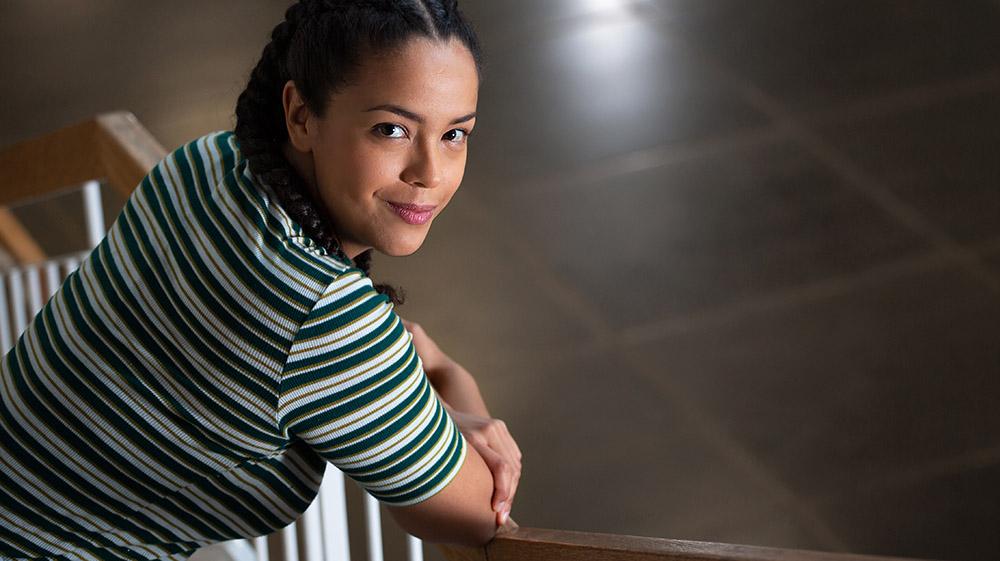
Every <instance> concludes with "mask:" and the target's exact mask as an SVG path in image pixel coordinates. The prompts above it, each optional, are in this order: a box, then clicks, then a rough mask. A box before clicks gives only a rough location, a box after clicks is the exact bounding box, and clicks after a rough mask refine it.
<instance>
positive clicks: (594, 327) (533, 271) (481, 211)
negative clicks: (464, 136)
mask: <svg viewBox="0 0 1000 561" xmlns="http://www.w3.org/2000/svg"><path fill="white" fill-rule="evenodd" d="M472 206H474V207H475V208H474V209H473V208H471V207H472ZM470 210H473V212H475V213H476V214H478V215H479V218H480V220H481V221H482V222H483V223H485V224H488V225H490V227H491V228H493V227H495V226H496V225H495V223H494V220H495V219H494V217H493V216H492V215H490V214H489V213H488V212H486V209H485V208H482V207H480V206H479V203H478V201H473V204H472V205H470ZM517 237H518V234H517V232H508V234H507V235H506V236H503V237H500V238H498V239H500V240H501V243H503V244H509V246H510V247H509V248H508V250H509V251H514V250H516V249H517V248H518V246H520V247H524V245H525V244H526V242H525V241H523V240H520V239H517ZM519 255H521V256H522V258H523V259H524V262H525V266H526V269H527V271H528V274H529V275H530V276H531V277H532V278H533V279H535V280H536V281H537V282H539V283H540V284H541V286H542V289H543V290H545V291H546V292H547V293H548V294H549V295H550V296H551V297H552V298H553V300H554V301H555V302H556V304H557V305H559V306H560V307H562V308H563V309H564V311H566V312H567V313H568V314H569V315H570V316H571V317H575V318H577V320H578V321H580V323H581V324H583V325H584V326H585V327H586V329H587V331H588V332H589V333H590V335H591V338H592V340H593V343H592V344H594V345H597V346H599V347H600V348H603V349H606V350H609V351H612V352H614V354H615V356H616V357H617V358H618V359H619V361H620V362H621V363H622V364H623V365H625V366H627V368H626V369H625V374H626V375H629V376H631V377H633V378H634V379H636V381H638V382H639V383H643V384H646V385H648V386H652V387H653V388H654V389H655V391H656V392H657V393H658V394H659V395H660V397H661V398H662V399H663V400H664V401H668V402H670V406H671V407H672V408H673V409H675V410H676V411H677V412H678V414H679V415H681V417H682V418H684V419H687V420H689V421H690V425H691V427H692V428H694V429H695V430H696V431H697V432H698V433H699V434H700V439H699V440H700V442H702V443H704V444H705V445H706V446H707V447H708V448H709V449H710V450H712V451H713V452H715V453H717V454H719V456H720V457H722V458H723V459H725V460H726V461H727V462H729V464H730V465H732V466H734V467H735V468H736V469H737V470H739V471H740V472H741V473H744V474H745V475H747V476H748V477H750V478H751V479H753V480H754V481H756V482H757V483H758V484H760V485H761V486H762V487H764V488H765V489H766V490H767V492H768V493H769V494H770V495H771V496H774V497H776V498H777V499H778V501H779V503H780V504H781V505H783V506H785V507H786V508H788V509H790V510H791V511H792V512H793V514H794V515H795V516H796V518H797V521H799V522H801V523H802V528H803V530H804V531H807V532H809V533H810V534H811V535H812V536H813V538H814V539H816V540H817V542H818V543H819V544H821V546H822V547H824V548H827V549H832V550H838V551H848V550H849V549H850V547H849V545H848V544H847V543H846V542H845V541H844V540H842V539H841V538H840V537H839V536H837V535H836V533H835V532H834V531H833V530H832V529H831V528H830V526H829V525H828V524H827V523H826V522H825V521H824V520H823V519H822V518H821V517H820V516H819V514H818V512H817V511H816V510H815V509H814V508H812V507H811V506H810V505H809V504H807V503H806V502H804V501H802V500H801V499H800V498H799V497H798V496H797V495H796V494H795V492H794V491H792V490H791V488H790V487H788V485H786V484H785V483H784V481H782V480H781V478H780V477H778V476H777V475H776V474H775V473H774V471H773V470H771V469H769V468H768V467H767V466H765V465H764V464H763V463H762V462H761V461H760V460H759V459H758V458H757V457H756V456H755V455H754V454H753V453H752V452H750V451H749V450H748V449H747V448H746V447H745V446H744V445H742V444H741V443H740V442H739V441H738V440H736V439H735V438H734V437H733V436H732V435H731V434H730V432H729V431H728V430H726V428H725V427H724V426H723V425H722V424H721V423H720V421H719V420H717V419H716V418H715V417H713V416H711V415H709V414H708V413H707V411H706V410H704V409H703V408H700V407H698V406H697V405H696V403H697V401H696V400H694V399H692V398H691V397H690V396H688V395H686V393H685V392H683V391H681V390H680V389H679V388H677V387H675V386H672V385H670V384H669V383H668V382H667V381H666V380H664V378H663V376H662V373H661V372H652V371H651V370H649V367H648V366H646V365H644V364H642V363H641V362H640V361H638V359H637V358H636V354H635V353H634V352H630V349H629V348H628V345H627V344H626V341H625V340H624V339H623V338H622V336H621V335H620V334H619V333H618V332H616V331H615V330H614V329H613V328H611V327H610V326H609V325H608V324H607V323H606V322H605V321H604V319H603V318H602V317H601V315H600V313H599V312H598V311H597V310H596V309H595V308H594V307H593V306H592V305H591V304H590V303H589V302H587V299H586V298H585V297H584V296H583V295H582V294H581V293H580V292H579V291H578V290H577V289H576V288H575V287H573V286H572V285H571V284H570V283H567V282H565V281H564V280H563V279H561V278H560V277H559V276H558V275H557V274H556V273H555V272H554V271H553V270H552V269H551V268H550V267H549V266H548V265H547V264H546V263H545V262H544V261H543V260H541V259H540V258H538V257H537V256H536V255H535V254H533V253H532V252H524V251H521V252H519Z"/></svg>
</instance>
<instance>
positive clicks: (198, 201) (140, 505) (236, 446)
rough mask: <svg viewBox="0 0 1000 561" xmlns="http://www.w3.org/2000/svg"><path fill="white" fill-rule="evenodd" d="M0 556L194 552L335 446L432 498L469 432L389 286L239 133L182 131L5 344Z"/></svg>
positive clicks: (258, 528) (308, 481) (294, 484)
mask: <svg viewBox="0 0 1000 561" xmlns="http://www.w3.org/2000/svg"><path fill="white" fill-rule="evenodd" d="M0 373H2V378H0V559H4V560H6V559H27V558H30V559H71V560H76V559H81V560H88V561H98V560H107V559H115V560H118V559H121V560H144V559H178V560H180V559H185V558H187V557H188V556H189V555H190V554H191V553H192V552H193V551H194V550H195V549H197V548H198V547H200V546H202V545H205V544H208V543H213V542H218V541H223V540H227V539H233V538H238V537H250V536H257V535H263V534H267V533H270V532H272V531H274V530H276V529H278V528H281V527H283V526H286V525H287V524H289V523H290V522H292V521H293V520H295V519H296V518H297V517H298V516H299V515H300V514H301V513H302V512H303V511H304V510H305V509H306V507H307V506H308V505H309V504H310V503H311V502H312V500H313V498H314V497H315V495H316V493H317V490H318V487H319V484H320V481H321V479H322V476H323V472H324V469H325V467H326V461H330V462H332V463H333V464H334V465H336V466H337V467H338V468H340V469H341V470H343V471H344V473H346V474H347V475H348V476H349V477H351V478H352V479H354V480H355V481H357V482H358V483H359V484H360V485H361V486H363V487H364V488H365V489H366V490H367V491H368V492H369V493H371V494H372V495H373V496H375V497H376V498H378V499H379V500H381V501H383V502H386V503H390V504H395V505H407V504H413V503H417V502H420V501H422V500H424V499H427V498H428V497H430V496H431V495H433V494H435V493H436V492H437V491H439V490H440V489H442V488H443V487H444V486H445V485H447V484H448V482H449V481H451V479H452V478H453V477H454V475H455V474H456V473H457V471H458V469H459V468H460V467H461V465H462V462H463V460H464V458H465V452H466V444H465V442H464V440H463V438H462V435H461V433H460V432H458V430H457V429H456V427H455V425H454V423H453V422H452V420H451V419H450V418H449V417H448V415H447V414H446V412H445V411H444V409H443V407H442V404H441V402H440V401H439V400H438V398H437V396H436V394H435V393H434V391H433V389H432V388H431V386H430V384H429V383H428V380H427V377H426V376H425V375H424V372H423V369H422V366H421V362H420V359H419V357H418V356H417V354H416V352H415V351H414V347H413V344H412V339H411V336H410V334H409V333H408V332H407V331H406V330H405V329H404V327H403V325H402V323H401V321H400V319H399V317H398V316H397V315H396V314H395V312H394V310H393V307H392V303H391V302H390V301H389V300H388V298H386V297H385V296H383V295H380V294H378V293H377V292H375V290H374V289H373V287H372V283H371V281H370V280H369V278H368V277H367V276H366V275H365V274H364V273H363V272H362V271H360V270H359V269H357V268H354V267H353V266H352V263H349V262H345V261H344V259H343V258H338V257H336V256H333V255H329V254H328V253H327V252H326V251H325V250H324V249H322V248H320V247H319V246H318V245H317V244H316V243H315V242H314V241H313V240H311V239H310V238H309V237H307V236H306V235H305V234H304V233H303V231H302V229H301V227H300V226H299V225H298V224H296V223H295V222H294V221H293V220H291V219H290V218H289V217H288V215H287V214H286V213H285V212H284V211H283V210H282V209H281V207H280V206H279V205H278V204H277V202H276V199H275V197H274V194H273V192H271V191H270V190H269V189H268V188H267V187H266V186H264V185H262V184H261V183H260V182H259V181H257V180H256V179H255V178H254V177H253V175H252V174H251V173H250V172H249V170H248V168H247V163H246V160H245V159H244V158H242V157H241V156H240V152H239V147H238V145H237V142H236V138H235V136H233V134H232V133H231V132H217V133H213V134H209V135H207V136H204V137H202V138H199V139H197V140H195V141H193V142H191V143H189V144H187V145H185V146H182V147H181V148H178V149H177V150H176V151H174V152H173V153H172V154H170V155H169V156H168V157H167V158H165V159H164V160H163V161H162V162H160V163H159V164H158V165H157V166H156V167H155V168H154V169H153V170H152V171H151V172H150V173H149V175H147V176H146V177H145V178H144V179H143V180H142V182H141V183H140V184H139V186H138V187H137V188H136V190H135V191H134V192H133V194H132V195H131V197H129V199H128V201H127V203H126V204H125V207H124V209H123V210H122V212H121V214H120V215H119V217H118V219H117V220H116V221H115V223H114V224H113V226H112V227H111V229H110V230H109V232H108V235H107V237H105V239H104V240H103V241H102V242H101V243H100V245H99V246H98V247H97V248H96V249H95V250H94V251H93V252H92V253H91V254H90V255H89V257H88V258H87V259H85V260H84V262H83V263H82V265H81V266H80V268H79V270H78V271H76V272H74V273H72V274H71V275H70V276H69V277H67V279H66V280H65V282H64V283H63V285H62V287H61V288H60V289H59V291H58V292H57V293H56V294H55V295H54V296H53V297H52V298H51V299H50V300H49V302H48V303H46V305H45V306H44V308H43V309H42V311H41V312H40V313H39V314H38V315H37V316H36V317H35V318H34V319H33V321H32V322H31V323H30V325H29V327H28V328H27V330H26V331H25V332H24V334H23V335H22V336H21V337H20V339H19V340H18V342H17V344H16V345H15V347H14V348H13V349H12V350H11V351H10V352H9V353H8V354H7V355H6V356H5V357H4V358H3V360H2V370H0Z"/></svg>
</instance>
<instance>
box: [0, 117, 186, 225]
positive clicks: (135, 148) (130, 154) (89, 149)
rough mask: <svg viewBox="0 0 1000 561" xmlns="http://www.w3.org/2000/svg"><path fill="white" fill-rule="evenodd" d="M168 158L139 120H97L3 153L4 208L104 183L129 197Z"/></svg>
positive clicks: (1, 194)
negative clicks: (87, 183) (91, 182)
mask: <svg viewBox="0 0 1000 561" xmlns="http://www.w3.org/2000/svg"><path fill="white" fill-rule="evenodd" d="M165 155H166V150H164V149H163V147H162V146H161V145H160V143H159V142H157V141H156V139H154V138H153V136H152V135H151V134H149V131H147V130H146V129H145V127H143V126H142V125H141V124H139V121H138V120H136V118H135V115H132V114H131V113H129V112H127V111H120V112H116V113H105V114H103V115H98V116H96V117H94V118H92V119H90V120H87V121H84V122H82V123H78V124H75V125H72V126H69V127H66V128H63V129H60V130H57V131H55V132H53V133H50V134H46V135H44V136H41V137H38V138H33V139H31V140H26V141H24V142H20V143H18V144H15V145H13V146H10V147H8V148H4V149H3V150H0V185H3V186H4V187H3V189H2V190H0V206H7V205H9V204H11V203H13V202H16V201H19V200H23V199H25V198H28V197H36V196H39V195H44V194H47V193H51V192H53V191H58V190H60V189H65V188H67V187H70V186H73V185H79V184H81V183H83V182H84V181H89V180H91V179H101V178H104V179H107V181H108V184H109V185H111V187H112V188H114V189H115V190H116V191H118V192H119V193H121V194H123V195H126V196H127V195H128V194H130V193H131V192H132V190H133V189H135V186H136V185H138V183H139V181H141V180H142V178H143V177H144V176H145V175H146V174H147V173H149V170H151V169H152V168H153V166H154V165H156V163H157V162H159V161H160V160H162V159H163V157H164V156H165Z"/></svg>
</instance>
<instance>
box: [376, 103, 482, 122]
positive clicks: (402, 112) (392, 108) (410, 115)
mask: <svg viewBox="0 0 1000 561" xmlns="http://www.w3.org/2000/svg"><path fill="white" fill-rule="evenodd" d="M369 111H388V112H390V113H395V114H397V115H399V116H400V117H404V118H406V119H409V120H411V121H416V122H418V123H420V124H421V125H422V124H424V121H425V119H424V118H423V117H421V116H420V115H417V114H416V113H414V112H413V111H410V110H408V109H403V108H402V107H400V106H398V105H391V104H385V105H376V106H375V107H372V108H371V109H365V110H364V111H363V112H364V113H368V112H369ZM475 116H476V112H475V111H473V112H472V113H469V114H468V115H462V116H461V117H458V118H456V119H454V120H453V121H452V122H451V123H449V124H452V125H457V124H459V123H464V122H466V121H469V120H471V119H473V118H475Z"/></svg>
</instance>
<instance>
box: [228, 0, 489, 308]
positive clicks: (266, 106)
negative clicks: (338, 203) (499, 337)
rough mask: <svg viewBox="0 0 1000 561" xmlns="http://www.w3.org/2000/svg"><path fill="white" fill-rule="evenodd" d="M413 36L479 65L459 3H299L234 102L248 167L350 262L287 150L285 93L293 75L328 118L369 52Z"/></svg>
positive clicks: (392, 293)
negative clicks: (448, 45)
mask: <svg viewBox="0 0 1000 561" xmlns="http://www.w3.org/2000/svg"><path fill="white" fill-rule="evenodd" d="M414 36H422V37H428V38H432V39H435V40H439V41H447V40H450V39H458V40H459V41H461V42H462V44H464V45H465V46H466V47H467V48H468V49H469V52H470V53H471V54H472V57H473V59H474V60H475V62H476V67H477V70H481V66H482V54H481V51H480V48H479V41H478V39H477V38H476V34H475V32H474V31H473V29H472V27H471V26H470V25H469V23H468V22H467V21H466V20H465V18H464V17H463V16H462V13H461V12H460V11H459V9H458V1H457V0H340V1H337V0H300V1H299V2H297V3H296V4H294V5H292V6H291V7H289V8H288V10H287V11H286V12H285V20H284V21H282V22H281V23H279V24H278V25H277V26H276V27H275V28H274V30H273V31H271V42H270V43H268V44H267V46H266V47H264V52H263V54H262V55H261V57H260V61H259V62H258V63H257V66H255V67H254V69H253V71H252V72H251V74H250V79H249V82H248V83H247V87H246V89H245V90H244V91H243V93H241V94H240V97H239V99H238V101H237V102H236V128H235V133H236V139H237V140H238V142H239V145H240V151H241V152H242V154H243V155H244V157H245V158H246V159H247V163H248V165H249V166H250V171H251V172H252V173H253V174H254V176H255V177H256V178H257V179H258V181H261V182H262V183H264V184H265V185H267V186H268V187H270V188H271V190H272V191H274V194H275V195H276V197H277V198H278V202H279V204H281V206H282V208H284V210H285V212H286V213H288V215H289V216H290V217H291V218H292V220H294V221H295V222H297V223H298V224H299V225H300V226H301V227H302V229H303V231H304V232H305V234H306V235H308V236H309V237H310V238H312V239H313V240H315V241H316V242H317V243H318V244H319V245H320V246H321V247H323V248H325V249H326V251H327V252H328V253H330V254H333V255H338V256H340V257H341V258H343V259H344V260H346V261H348V262H350V259H348V258H347V256H346V255H345V254H344V252H343V250H342V249H341V247H340V243H339V241H338V239H337V234H336V229H337V228H336V224H330V223H329V221H328V220H324V218H323V216H322V215H321V214H320V212H319V211H318V207H317V205H318V201H315V200H313V199H312V197H311V196H310V194H309V191H308V189H306V187H305V184H304V181H303V179H302V178H301V177H299V175H298V174H297V173H296V172H295V170H294V169H292V167H291V165H290V164H289V163H288V161H287V160H286V159H285V157H284V155H283V153H282V149H283V146H284V144H285V143H286V142H287V141H288V130H287V129H286V128H285V112H284V107H283V105H282V102H281V93H282V90H283V89H284V86H285V83H286V82H287V81H288V80H292V81H293V82H294V83H295V87H296V88H297V89H298V91H299V93H300V94H301V95H302V98H303V100H304V102H305V104H306V106H307V107H308V108H309V110H310V111H311V112H313V113H314V114H315V115H318V116H320V117H322V116H323V114H324V113H325V111H326V109H327V102H328V100H329V97H330V95H331V94H332V93H335V92H336V91H338V90H339V89H340V88H342V87H343V86H345V85H346V84H348V83H349V82H350V80H351V79H352V78H353V77H354V73H355V71H356V70H357V69H358V68H359V67H360V65H361V63H362V59H363V58H364V57H366V56H371V55H375V54H379V53H384V52H388V51H391V50H393V49H396V48H399V47H401V46H402V45H403V44H404V43H405V42H406V40H408V39H410V38H412V37H414ZM370 263H371V250H368V251H365V252H364V253H362V254H360V255H358V256H357V257H356V258H355V259H354V265H355V266H356V267H358V268H359V269H361V270H362V271H364V272H365V273H366V274H367V273H368V272H369V268H370V267H369V266H370ZM375 289H376V290H378V292H380V293H382V294H385V295H386V296H388V297H389V298H390V299H391V300H392V301H393V302H394V303H396V304H401V303H402V297H401V295H400V294H399V292H398V291H397V290H396V289H395V288H393V287H391V286H389V285H385V284H376V285H375Z"/></svg>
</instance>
